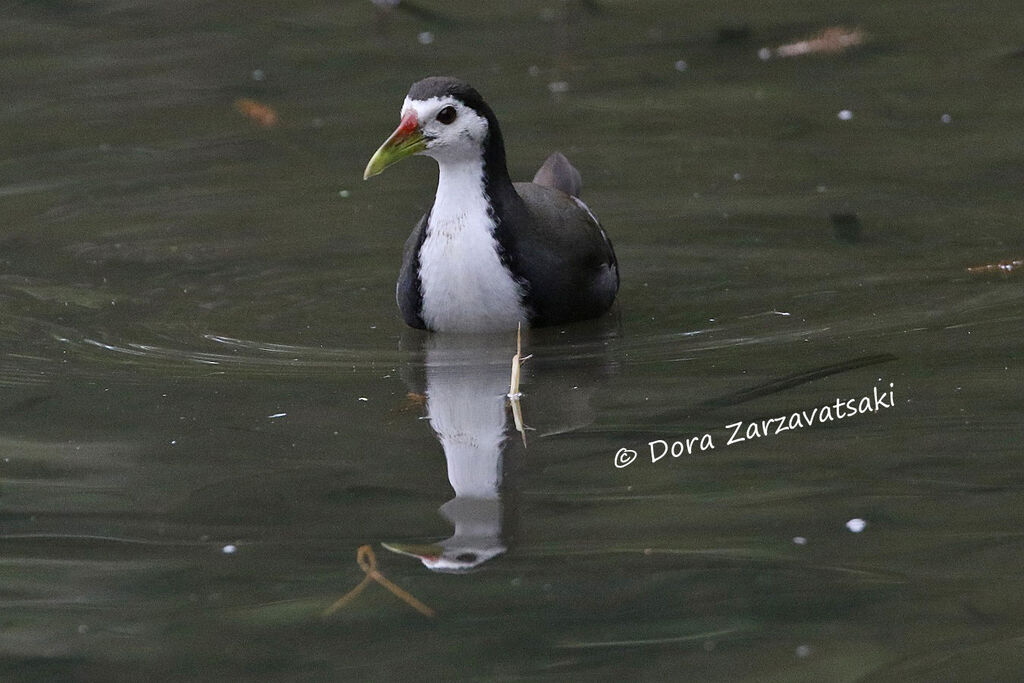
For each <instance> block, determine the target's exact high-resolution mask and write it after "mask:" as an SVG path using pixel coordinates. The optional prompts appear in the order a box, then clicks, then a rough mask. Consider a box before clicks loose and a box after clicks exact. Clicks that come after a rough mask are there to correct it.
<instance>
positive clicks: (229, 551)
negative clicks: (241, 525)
mask: <svg viewBox="0 0 1024 683" xmlns="http://www.w3.org/2000/svg"><path fill="white" fill-rule="evenodd" d="M236 550H238V547H237V546H234V545H231V544H230V543H229V544H228V545H226V546H224V547H223V548H221V549H220V551H221V552H222V553H224V554H225V555H233V554H234V553H235V551H236Z"/></svg>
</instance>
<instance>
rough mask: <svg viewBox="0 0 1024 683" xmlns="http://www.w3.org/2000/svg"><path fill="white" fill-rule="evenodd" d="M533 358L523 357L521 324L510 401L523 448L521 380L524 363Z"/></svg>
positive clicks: (523, 425)
mask: <svg viewBox="0 0 1024 683" xmlns="http://www.w3.org/2000/svg"><path fill="white" fill-rule="evenodd" d="M530 358H533V354H530V355H529V356H525V357H524V356H523V324H522V323H519V327H518V328H517V329H516V355H514V356H512V377H511V379H510V380H509V383H508V399H509V404H510V405H511V406H512V419H513V420H514V421H515V424H516V431H517V432H519V434H520V435H521V436H522V437H523V446H524V447H525V446H526V425H525V424H524V423H523V409H522V406H520V405H519V399H520V398H522V396H523V394H522V392H521V391H519V379H520V377H522V367H523V363H525V362H526V361H528V360H529V359H530Z"/></svg>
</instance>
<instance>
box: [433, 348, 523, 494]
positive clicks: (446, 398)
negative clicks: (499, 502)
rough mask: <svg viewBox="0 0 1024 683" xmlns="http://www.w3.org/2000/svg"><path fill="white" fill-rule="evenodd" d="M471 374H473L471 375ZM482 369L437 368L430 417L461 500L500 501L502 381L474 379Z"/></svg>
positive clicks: (502, 415) (503, 411) (503, 408)
mask: <svg viewBox="0 0 1024 683" xmlns="http://www.w3.org/2000/svg"><path fill="white" fill-rule="evenodd" d="M467 370H468V372H467ZM476 370H478V368H459V367H447V368H437V369H432V372H431V373H430V375H428V378H429V383H428V385H427V416H428V418H429V419H430V426H431V427H433V429H434V432H435V433H436V434H437V437H438V439H439V440H440V441H441V446H442V447H443V449H444V455H445V459H446V460H447V461H448V480H449V481H450V482H451V484H452V488H453V489H454V490H455V495H456V496H457V497H460V498H461V497H468V498H489V499H497V498H498V490H499V486H500V484H501V445H502V441H504V440H505V420H506V417H505V397H504V395H503V394H502V393H501V392H502V388H503V386H502V382H501V381H500V380H499V382H498V383H497V385H495V384H494V383H493V382H490V381H488V380H489V379H490V377H489V376H488V375H483V376H482V377H481V376H480V375H473V371H476Z"/></svg>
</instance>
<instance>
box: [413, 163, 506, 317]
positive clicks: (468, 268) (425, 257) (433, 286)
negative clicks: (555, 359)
mask: <svg viewBox="0 0 1024 683" xmlns="http://www.w3.org/2000/svg"><path fill="white" fill-rule="evenodd" d="M439 166H440V177H439V178H438V185H437V196H436V197H435V199H434V207H433V209H431V212H430V220H429V221H428V223H427V236H426V238H425V239H424V241H423V245H422V247H421V248H420V285H421V290H422V293H423V310H422V318H423V322H425V323H426V325H427V327H428V328H430V329H432V330H437V331H439V332H488V331H499V330H512V329H515V327H516V325H517V324H518V323H519V322H526V311H525V309H524V308H523V305H522V298H523V293H522V289H521V288H520V287H519V285H518V284H517V283H516V281H515V280H514V279H513V278H512V274H511V273H510V272H509V271H508V269H507V268H505V266H504V265H503V264H502V263H501V259H500V258H499V257H498V244H497V241H496V240H495V239H494V220H493V219H492V218H491V216H490V215H489V212H488V205H487V199H486V196H485V195H484V188H483V163H482V162H481V163H480V164H472V163H459V164H451V165H449V164H440V165H439Z"/></svg>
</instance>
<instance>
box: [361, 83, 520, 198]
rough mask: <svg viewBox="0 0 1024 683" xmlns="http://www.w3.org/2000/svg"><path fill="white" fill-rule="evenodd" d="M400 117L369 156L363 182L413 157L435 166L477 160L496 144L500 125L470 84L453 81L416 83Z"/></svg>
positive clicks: (410, 91) (498, 138) (498, 139)
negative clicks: (428, 159)
mask: <svg viewBox="0 0 1024 683" xmlns="http://www.w3.org/2000/svg"><path fill="white" fill-rule="evenodd" d="M401 116H402V120H401V122H400V123H399V124H398V128H396V129H395V132H394V133H392V134H391V137H389V138H388V139H387V140H385V141H384V144H383V145H381V146H380V148H379V149H378V150H377V151H376V152H375V153H374V155H373V157H371V158H370V162H369V163H368V164H367V165H366V171H365V172H364V173H363V178H364V179H366V178H370V177H372V176H375V175H377V174H379V173H381V172H382V171H383V170H384V169H385V168H387V167H388V166H390V165H391V164H393V163H395V162H397V161H401V160H402V159H404V158H405V157H407V156H412V155H413V154H423V155H426V156H429V157H433V158H434V159H436V160H437V161H438V162H439V163H459V162H461V161H479V160H480V159H481V158H482V157H483V156H484V154H485V151H486V147H487V145H488V142H489V141H493V140H497V141H498V142H497V144H499V145H500V139H501V138H500V133H498V132H497V131H498V122H497V120H496V119H495V118H494V113H493V112H492V111H491V109H490V107H488V106H487V104H486V103H484V101H483V99H482V98H481V97H480V94H479V93H478V92H477V91H476V90H474V89H473V88H472V87H471V86H470V85H468V84H467V83H464V82H462V81H459V80H457V79H454V78H442V77H432V78H425V79H423V80H422V81H418V82H417V83H414V84H413V86H412V88H410V89H409V94H408V95H407V96H406V98H405V102H404V103H403V104H402V114H401ZM503 154H504V151H503V150H502V155H503ZM502 161H504V159H502Z"/></svg>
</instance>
